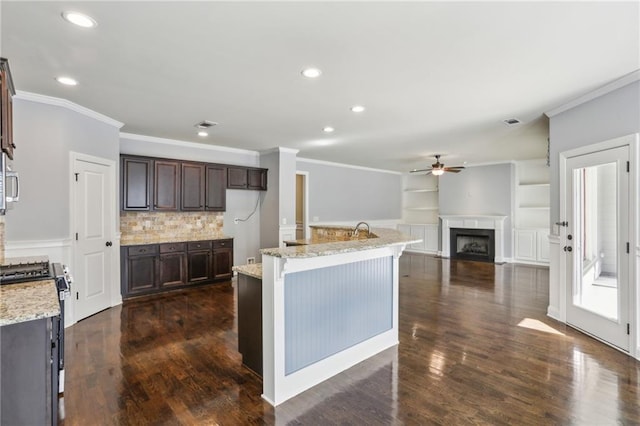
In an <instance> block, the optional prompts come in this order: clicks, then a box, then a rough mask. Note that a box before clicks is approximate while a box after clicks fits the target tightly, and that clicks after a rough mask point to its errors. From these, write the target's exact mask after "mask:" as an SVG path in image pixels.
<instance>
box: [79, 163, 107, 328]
mask: <svg viewBox="0 0 640 426" xmlns="http://www.w3.org/2000/svg"><path fill="white" fill-rule="evenodd" d="M113 168H114V166H113V165H112V164H109V163H108V162H105V164H103V163H101V162H100V159H96V161H90V160H86V159H79V158H76V159H75V161H74V175H75V182H74V183H73V186H72V188H73V192H74V200H75V210H74V212H73V214H74V218H75V220H74V223H73V226H74V227H75V229H74V230H72V232H74V238H75V240H76V241H75V256H74V258H75V262H74V265H73V268H74V269H73V271H72V272H73V274H74V282H73V289H72V297H73V299H75V300H74V314H75V315H74V316H75V320H76V321H79V320H81V319H83V318H86V317H88V316H90V315H93V314H95V313H96V312H100V311H102V310H104V309H106V308H108V307H110V306H111V287H112V284H111V280H112V277H111V275H112V261H113V259H114V258H117V256H115V255H114V254H113V250H114V249H113V243H112V241H113V235H111V234H112V222H113V220H114V218H113V211H112V208H111V203H112V200H113V199H114V197H115V195H114V194H113V192H114V191H113V183H112V176H113V174H112V173H113Z"/></svg>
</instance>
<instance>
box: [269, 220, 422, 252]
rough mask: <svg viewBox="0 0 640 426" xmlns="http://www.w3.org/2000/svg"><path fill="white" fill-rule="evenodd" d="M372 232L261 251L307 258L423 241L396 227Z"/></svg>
mask: <svg viewBox="0 0 640 426" xmlns="http://www.w3.org/2000/svg"><path fill="white" fill-rule="evenodd" d="M321 228H327V229H330V228H333V229H336V230H349V229H353V228H349V227H344V226H321ZM371 234H373V235H375V237H373V238H354V239H351V238H349V239H347V238H337V239H335V240H332V239H330V238H319V239H313V238H312V239H309V240H296V241H295V242H294V243H295V244H298V245H294V246H291V247H284V248H277V247H275V248H264V249H261V250H260V253H262V254H264V255H268V256H273V257H282V258H305V257H317V256H329V255H332V254H338V253H348V252H354V251H362V250H371V249H376V248H381V247H388V246H394V245H405V244H413V243H418V242H420V241H421V240H420V239H415V238H413V237H410V236H408V235H405V234H403V233H401V232H399V231H396V230H395V229H388V228H372V229H371Z"/></svg>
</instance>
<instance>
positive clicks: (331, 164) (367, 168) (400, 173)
mask: <svg viewBox="0 0 640 426" xmlns="http://www.w3.org/2000/svg"><path fill="white" fill-rule="evenodd" d="M296 161H297V162H299V163H312V164H322V165H324V166H333V167H345V168H347V169H356V170H365V171H369V172H378V173H390V174H392V175H402V174H403V173H402V172H396V171H393V170H383V169H373V168H371V167H363V166H354V165H352V164H344V163H334V162H331V161H323V160H313V159H311V158H301V157H298V158H296Z"/></svg>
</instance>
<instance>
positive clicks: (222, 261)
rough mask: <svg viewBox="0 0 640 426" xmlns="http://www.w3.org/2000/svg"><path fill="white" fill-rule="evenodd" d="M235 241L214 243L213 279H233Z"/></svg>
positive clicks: (217, 241)
mask: <svg viewBox="0 0 640 426" xmlns="http://www.w3.org/2000/svg"><path fill="white" fill-rule="evenodd" d="M232 266H233V240H230V239H229V240H216V241H214V242H213V278H214V279H216V280H221V279H231V277H232V275H233V273H232V271H231V268H232Z"/></svg>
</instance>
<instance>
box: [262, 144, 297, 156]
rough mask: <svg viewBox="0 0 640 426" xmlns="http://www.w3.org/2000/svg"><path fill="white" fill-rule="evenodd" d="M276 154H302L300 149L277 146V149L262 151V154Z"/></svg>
mask: <svg viewBox="0 0 640 426" xmlns="http://www.w3.org/2000/svg"><path fill="white" fill-rule="evenodd" d="M274 152H284V153H286V154H294V155H297V154H298V152H300V150H299V149H293V148H285V147H283V146H277V147H275V148H271V149H267V150H264V151H260V154H271V153H274Z"/></svg>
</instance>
